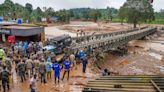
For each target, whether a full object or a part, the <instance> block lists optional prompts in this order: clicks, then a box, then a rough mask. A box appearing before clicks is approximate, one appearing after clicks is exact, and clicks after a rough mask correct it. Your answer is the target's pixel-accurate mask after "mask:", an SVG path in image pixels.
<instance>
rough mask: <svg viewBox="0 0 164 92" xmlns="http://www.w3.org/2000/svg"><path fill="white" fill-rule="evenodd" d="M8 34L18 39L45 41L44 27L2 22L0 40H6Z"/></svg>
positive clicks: (0, 24) (0, 23)
mask: <svg viewBox="0 0 164 92" xmlns="http://www.w3.org/2000/svg"><path fill="white" fill-rule="evenodd" d="M8 36H15V38H16V41H44V38H45V37H44V36H45V35H44V27H40V26H38V27H29V26H21V25H16V24H15V23H14V22H0V41H3V42H6V41H7V38H8Z"/></svg>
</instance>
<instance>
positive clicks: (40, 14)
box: [30, 7, 43, 22]
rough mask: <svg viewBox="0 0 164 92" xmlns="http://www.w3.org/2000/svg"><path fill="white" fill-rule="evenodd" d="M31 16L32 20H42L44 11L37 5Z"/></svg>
mask: <svg viewBox="0 0 164 92" xmlns="http://www.w3.org/2000/svg"><path fill="white" fill-rule="evenodd" d="M30 17H31V20H33V21H34V22H41V19H42V17H43V12H42V10H41V9H40V7H37V9H35V10H33V11H32V13H31V15H30Z"/></svg>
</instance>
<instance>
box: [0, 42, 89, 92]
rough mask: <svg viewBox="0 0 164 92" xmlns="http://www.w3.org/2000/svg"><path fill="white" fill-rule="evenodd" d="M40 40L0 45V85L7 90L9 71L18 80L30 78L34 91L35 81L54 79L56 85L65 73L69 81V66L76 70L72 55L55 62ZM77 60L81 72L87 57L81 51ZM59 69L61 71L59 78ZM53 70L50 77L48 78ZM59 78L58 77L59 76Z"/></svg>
mask: <svg viewBox="0 0 164 92" xmlns="http://www.w3.org/2000/svg"><path fill="white" fill-rule="evenodd" d="M42 48H43V43H42V42H27V41H24V42H22V41H20V42H17V43H15V44H13V45H12V46H11V47H6V48H0V80H1V84H2V85H0V86H2V87H3V91H4V92H6V87H7V88H8V90H9V88H10V87H9V82H10V81H9V80H10V77H12V74H13V72H16V74H17V75H18V76H19V78H20V82H24V81H28V80H30V90H31V92H36V83H37V81H38V80H39V81H40V82H41V83H43V84H46V83H47V80H48V79H51V78H54V83H55V84H56V85H57V84H58V83H60V80H64V78H65V75H66V74H67V75H68V77H67V80H69V76H70V72H71V70H70V69H71V68H73V69H77V66H76V55H74V54H70V55H69V54H65V55H64V56H63V58H62V59H61V60H62V62H61V63H59V61H57V59H56V55H55V54H54V52H50V51H47V50H44V49H42ZM79 56H80V58H79V60H80V61H81V63H82V65H83V69H82V70H83V71H82V72H83V73H85V72H86V67H87V64H88V60H87V56H86V54H85V53H84V52H83V51H80V52H79ZM61 70H63V71H64V73H63V76H62V77H61ZM52 71H54V73H53V74H54V77H52ZM60 78H61V79H60ZM0 88H1V87H0Z"/></svg>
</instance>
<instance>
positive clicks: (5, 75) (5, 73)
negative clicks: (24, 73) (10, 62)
mask: <svg viewBox="0 0 164 92" xmlns="http://www.w3.org/2000/svg"><path fill="white" fill-rule="evenodd" d="M1 79H2V80H8V79H9V72H8V71H7V70H3V71H2V72H1Z"/></svg>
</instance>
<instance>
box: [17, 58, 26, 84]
mask: <svg viewBox="0 0 164 92" xmlns="http://www.w3.org/2000/svg"><path fill="white" fill-rule="evenodd" d="M17 71H18V74H19V76H20V77H21V81H22V82H23V81H25V80H26V77H25V75H26V74H25V64H24V62H23V61H22V60H21V61H20V62H19V63H18V64H17Z"/></svg>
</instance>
